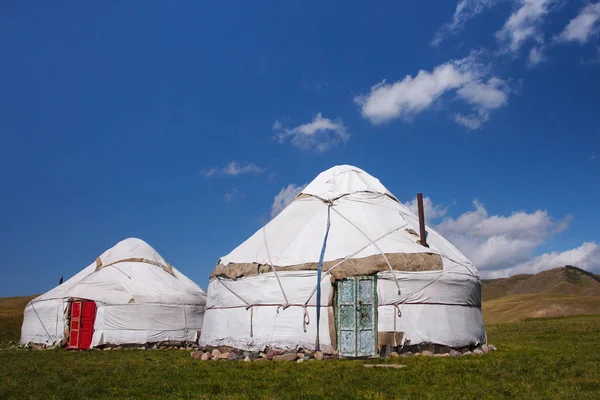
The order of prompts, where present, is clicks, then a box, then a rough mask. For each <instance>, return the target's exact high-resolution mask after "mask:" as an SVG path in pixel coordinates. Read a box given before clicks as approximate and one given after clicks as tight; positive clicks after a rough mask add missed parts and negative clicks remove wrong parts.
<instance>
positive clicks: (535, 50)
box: [527, 45, 546, 67]
mask: <svg viewBox="0 0 600 400" xmlns="http://www.w3.org/2000/svg"><path fill="white" fill-rule="evenodd" d="M545 60H546V55H545V54H544V48H543V46H541V45H540V46H536V47H532V48H531V50H529V55H528V56H527V65H528V66H529V67H535V66H536V65H538V64H539V63H541V62H542V61H545Z"/></svg>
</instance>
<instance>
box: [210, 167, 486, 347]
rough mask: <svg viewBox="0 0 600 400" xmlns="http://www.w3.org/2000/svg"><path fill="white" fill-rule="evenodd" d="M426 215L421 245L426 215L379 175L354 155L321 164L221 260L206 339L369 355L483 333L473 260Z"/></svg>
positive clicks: (457, 343)
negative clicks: (323, 167) (353, 160)
mask: <svg viewBox="0 0 600 400" xmlns="http://www.w3.org/2000/svg"><path fill="white" fill-rule="evenodd" d="M422 223H423V225H422V227H423V231H425V230H426V240H425V241H424V243H425V245H423V244H421V240H420V236H419V233H418V232H419V231H420V228H421V226H420V220H419V218H418V217H417V216H416V215H414V214H413V213H412V212H411V211H410V210H409V209H408V208H407V207H406V206H404V205H403V204H402V203H401V202H400V201H398V199H397V198H396V197H395V196H394V195H393V194H392V193H390V192H389V191H388V190H387V189H386V188H385V186H383V185H382V184H381V183H380V182H379V180H378V179H376V178H374V177H373V176H371V175H369V174H368V173H366V172H365V171H363V170H361V169H359V168H356V167H353V166H349V165H341V166H336V167H333V168H331V169H329V170H327V171H325V172H322V173H321V174H319V176H317V178H316V179H315V180H314V181H312V182H311V183H310V184H309V185H308V186H307V187H306V188H305V189H304V190H303V191H302V192H301V193H300V194H299V195H298V196H297V197H296V198H295V199H294V201H292V202H291V203H290V204H289V205H288V206H287V207H286V208H285V209H284V210H283V211H282V212H281V213H280V214H279V215H277V216H276V217H275V218H273V219H272V220H271V221H270V222H269V223H268V224H267V225H265V226H264V227H263V228H261V229H260V230H259V231H257V232H256V233H255V234H254V235H252V236H251V237H250V238H249V239H248V240H246V241H245V242H243V243H242V244H241V245H239V246H238V247H237V248H235V249H234V250H233V251H232V252H231V253H229V254H228V255H226V256H224V257H223V258H221V259H220V260H219V262H218V264H217V266H216V268H215V269H214V271H213V273H212V274H211V280H210V284H209V286H208V299H207V308H206V314H205V317H204V328H203V330H202V336H201V338H200V345H203V346H231V347H236V348H240V349H246V350H262V349H263V348H265V347H266V346H269V347H272V348H281V349H286V350H291V349H295V348H298V347H302V348H305V349H312V350H314V349H315V348H317V347H318V348H319V349H321V350H323V351H333V350H337V351H338V352H339V354H341V355H343V356H370V355H374V354H376V353H377V351H378V350H379V349H380V348H381V346H382V345H391V346H398V347H400V346H403V345H407V344H410V345H415V344H435V345H443V346H450V347H454V348H459V347H463V346H472V345H477V344H481V343H484V342H485V340H486V335H485V329H484V326H483V318H482V314H481V283H480V280H479V274H478V271H477V269H476V268H475V266H474V265H473V264H472V263H471V262H470V261H469V260H468V259H467V258H466V257H465V256H464V255H463V254H462V253H461V252H460V251H458V250H457V249H456V248H455V247H454V246H453V245H452V244H450V243H449V242H448V241H447V240H446V239H444V238H443V237H442V236H441V235H440V234H439V233H438V232H436V231H435V230H433V229H432V228H430V227H426V226H425V223H424V221H423V222H422ZM317 282H319V284H317ZM317 315H319V318H318V319H317Z"/></svg>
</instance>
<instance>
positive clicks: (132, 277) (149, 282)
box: [32, 238, 206, 304]
mask: <svg viewBox="0 0 600 400" xmlns="http://www.w3.org/2000/svg"><path fill="white" fill-rule="evenodd" d="M59 298H81V299H87V300H94V301H100V302H103V303H106V304H127V303H134V302H135V303H163V304H171V303H173V304H205V302H206V292H205V291H204V290H202V289H201V288H200V287H199V286H198V285H196V284H195V283H194V282H192V281H191V280H190V279H189V278H187V277H186V276H185V275H184V274H182V273H181V272H179V271H178V270H177V269H175V268H174V267H173V266H171V265H170V264H169V263H167V262H166V261H165V259H164V258H162V257H161V255H160V254H159V253H158V252H157V251H156V250H154V249H153V248H152V247H151V246H150V245H149V244H148V243H146V242H144V241H143V240H141V239H137V238H128V239H125V240H122V241H120V242H119V243H117V244H116V245H115V246H113V247H111V248H110V249H108V250H106V251H105V252H104V253H102V254H101V255H100V256H99V257H97V258H96V260H95V261H94V262H93V263H92V264H90V265H88V266H87V267H86V268H84V269H83V270H81V271H80V272H79V273H77V274H76V275H74V276H73V277H71V278H70V279H68V280H67V281H65V282H63V283H62V284H60V285H58V286H56V287H55V288H53V289H51V290H50V291H48V292H46V293H44V294H43V295H41V296H39V297H37V298H35V299H34V300H32V301H33V302H38V301H44V300H50V299H59Z"/></svg>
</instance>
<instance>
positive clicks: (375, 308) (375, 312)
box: [333, 275, 379, 358]
mask: <svg viewBox="0 0 600 400" xmlns="http://www.w3.org/2000/svg"><path fill="white" fill-rule="evenodd" d="M361 279H369V280H371V281H372V282H373V340H374V346H373V354H372V355H366V356H359V355H358V346H357V340H358V335H357V333H358V332H357V331H355V347H354V350H355V355H353V356H344V355H342V353H341V342H340V316H339V300H338V298H339V294H338V293H339V283H340V282H341V281H344V280H353V281H354V284H355V292H354V293H355V302H357V300H358V298H357V296H358V282H359V281H360V280H361ZM333 299H334V318H335V334H336V347H337V349H336V350H337V351H338V354H339V356H340V357H344V358H369V357H373V356H376V355H377V354H378V352H377V349H378V348H379V346H378V339H379V334H378V333H379V328H378V322H379V298H378V295H377V275H356V276H348V277H345V278H342V279H336V280H335V283H334V296H333ZM355 312H356V313H357V314H358V307H356V306H355ZM358 321H359V319H358V316H356V319H355V329H357V327H358V324H359V322H358Z"/></svg>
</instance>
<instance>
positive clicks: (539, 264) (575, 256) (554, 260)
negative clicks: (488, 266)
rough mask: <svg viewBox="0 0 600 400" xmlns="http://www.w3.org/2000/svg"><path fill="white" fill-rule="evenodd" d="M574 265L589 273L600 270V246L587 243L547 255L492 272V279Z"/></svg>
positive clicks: (490, 274)
mask: <svg viewBox="0 0 600 400" xmlns="http://www.w3.org/2000/svg"><path fill="white" fill-rule="evenodd" d="M565 265H574V266H576V267H579V268H583V269H585V270H587V271H598V270H600V246H598V245H597V244H596V243H594V242H585V243H583V244H582V245H581V246H579V247H576V248H574V249H571V250H567V251H563V252H560V253H559V252H555V251H553V252H551V253H545V254H542V255H540V256H537V257H535V258H533V259H532V260H529V261H525V262H522V263H519V264H516V265H514V266H511V267H508V268H503V269H498V270H495V271H490V272H489V273H487V274H486V275H488V276H489V277H490V278H504V277H508V276H512V275H516V274H537V273H538V272H541V271H544V270H547V269H552V268H557V267H563V266H565Z"/></svg>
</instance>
